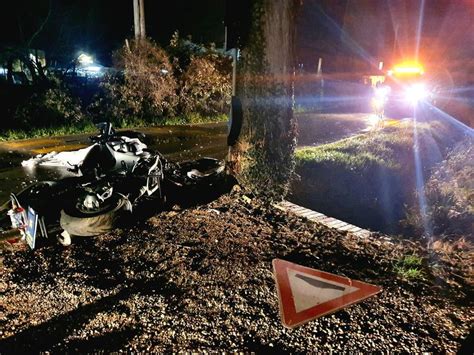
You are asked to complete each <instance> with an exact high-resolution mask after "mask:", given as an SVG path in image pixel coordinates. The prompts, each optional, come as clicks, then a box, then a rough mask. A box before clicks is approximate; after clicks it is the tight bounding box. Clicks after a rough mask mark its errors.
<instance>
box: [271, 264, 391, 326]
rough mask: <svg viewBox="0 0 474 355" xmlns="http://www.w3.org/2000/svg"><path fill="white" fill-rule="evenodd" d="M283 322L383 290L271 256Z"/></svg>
mask: <svg viewBox="0 0 474 355" xmlns="http://www.w3.org/2000/svg"><path fill="white" fill-rule="evenodd" d="M273 273H274V275H275V280H276V286H277V292H278V298H279V302H280V314H281V319H282V323H283V325H284V326H285V327H287V328H294V327H296V326H298V325H301V324H304V323H306V322H309V321H310V320H312V319H315V318H319V317H321V316H323V315H326V314H329V313H333V312H336V311H338V310H340V309H342V308H344V307H347V306H349V305H351V304H354V303H357V302H360V301H362V300H364V299H366V298H368V297H370V296H373V295H375V294H377V293H379V292H381V291H382V289H381V288H380V287H377V286H374V285H370V284H367V283H364V282H361V281H356V280H351V279H349V278H347V277H343V276H338V275H334V274H330V273H328V272H324V271H320V270H316V269H311V268H308V267H304V266H301V265H297V264H293V263H290V262H288V261H284V260H280V259H274V260H273Z"/></svg>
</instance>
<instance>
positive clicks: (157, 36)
mask: <svg viewBox="0 0 474 355" xmlns="http://www.w3.org/2000/svg"><path fill="white" fill-rule="evenodd" d="M11 4H12V7H11V11H10V14H9V15H8V16H5V17H4V16H2V21H0V46H2V45H3V46H5V45H8V44H11V43H19V42H24V41H27V40H28V39H29V38H31V36H32V35H33V34H34V32H35V31H36V30H37V29H38V28H39V27H40V25H41V23H42V21H43V20H44V19H45V18H46V16H47V14H48V12H49V11H50V15H49V19H48V21H47V23H46V24H45V26H44V28H43V30H42V31H41V33H40V34H38V35H37V36H36V37H35V40H34V42H33V45H32V47H37V48H41V49H45V50H46V51H47V52H48V55H50V56H55V57H57V58H58V59H60V58H62V57H67V56H71V53H76V52H80V51H87V52H90V53H92V54H93V55H95V56H96V57H97V58H98V59H99V60H100V61H102V62H105V63H104V64H109V63H108V62H109V61H110V53H111V52H112V51H113V50H114V49H116V48H118V47H119V46H120V45H121V44H122V43H123V41H124V39H125V38H127V37H131V36H133V0H15V1H12V2H11ZM50 4H51V5H50ZM224 4H225V0H173V1H164V0H145V14H146V30H147V35H148V36H150V37H152V38H153V39H154V40H155V41H157V42H158V43H160V44H161V45H163V46H165V45H166V44H168V42H169V40H170V37H171V35H172V34H173V32H174V31H175V30H179V32H180V34H181V35H182V36H186V35H188V34H191V35H192V37H193V40H195V41H197V42H202V43H209V42H214V43H216V44H217V45H218V46H221V45H222V43H223V41H224V24H223V20H224V11H225V8H224Z"/></svg>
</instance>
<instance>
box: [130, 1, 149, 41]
mask: <svg viewBox="0 0 474 355" xmlns="http://www.w3.org/2000/svg"><path fill="white" fill-rule="evenodd" d="M133 20H134V29H135V39H136V40H139V39H143V38H145V37H146V34H145V0H133Z"/></svg>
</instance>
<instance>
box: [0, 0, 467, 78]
mask: <svg viewBox="0 0 474 355" xmlns="http://www.w3.org/2000/svg"><path fill="white" fill-rule="evenodd" d="M230 1H235V2H238V3H239V4H241V3H244V2H245V1H243V0H230ZM225 2H226V0H168V1H166V0H145V13H146V29H147V35H148V36H150V37H152V38H153V39H154V40H155V41H157V42H158V43H159V44H161V45H162V46H165V45H167V44H168V43H169V40H170V37H171V35H172V33H173V32H174V31H175V30H179V32H180V34H181V35H182V36H186V35H188V34H191V35H192V37H193V40H194V41H196V42H200V43H209V42H214V43H216V44H217V45H218V46H222V45H223V41H224V24H223V21H224V15H225ZM422 3H424V8H423V15H424V16H423V21H422V26H421V33H422V40H421V42H420V52H421V54H423V55H424V56H425V57H430V58H434V57H438V58H435V59H437V60H439V59H440V58H441V59H443V60H444V59H446V58H452V57H454V56H458V57H459V56H463V57H466V58H467V57H470V56H471V57H472V55H471V54H472V52H473V50H474V49H473V48H474V36H473V35H472V33H473V32H474V27H473V26H474V19H473V18H474V0H424V1H423V0H304V1H303V10H302V11H300V15H299V19H298V29H297V33H298V42H297V47H298V57H299V58H298V60H299V61H300V62H305V63H307V65H308V67H310V68H313V69H314V68H315V66H316V62H317V58H318V56H320V55H321V56H330V57H331V56H332V58H331V59H329V60H326V62H332V63H334V64H335V65H336V64H337V58H336V57H343V56H346V57H353V58H354V60H363V61H368V60H369V59H370V58H373V59H374V60H375V61H377V60H380V59H384V60H389V59H393V58H394V57H395V56H401V55H407V56H413V54H414V49H413V48H414V44H415V42H416V36H415V34H416V32H417V31H416V30H417V26H418V20H419V18H420V13H421V12H420V9H421V8H422V7H421V6H420V5H421V4H422ZM50 4H51V5H50ZM10 5H11V9H10V10H9V11H8V12H5V11H3V12H4V13H3V16H2V19H1V21H0V51H1V47H2V46H6V45H8V44H12V43H13V44H18V43H25V41H27V40H28V38H31V37H32V35H33V33H34V32H35V31H36V30H37V29H38V28H39V27H40V25H41V23H42V21H43V19H45V18H46V16H47V14H48V11H50V16H49V19H48V21H47V23H46V24H45V26H44V28H43V30H42V31H41V32H40V33H39V34H38V35H37V36H36V37H35V39H34V41H33V43H32V45H31V47H33V48H39V49H44V50H45V51H46V52H47V55H48V56H49V57H50V58H51V57H52V58H56V59H58V60H63V61H68V60H69V61H70V60H71V57H73V56H74V55H77V54H78V53H79V52H81V51H85V52H88V53H91V54H92V55H94V56H95V57H96V58H97V59H98V61H99V62H101V63H102V64H105V65H108V64H110V58H111V56H110V54H111V52H112V51H113V50H114V49H117V48H118V47H119V46H121V45H122V44H123V41H124V39H125V38H127V37H131V36H133V0H13V1H10ZM2 10H6V8H4V9H2ZM395 30H396V31H397V41H395V42H394V31H395Z"/></svg>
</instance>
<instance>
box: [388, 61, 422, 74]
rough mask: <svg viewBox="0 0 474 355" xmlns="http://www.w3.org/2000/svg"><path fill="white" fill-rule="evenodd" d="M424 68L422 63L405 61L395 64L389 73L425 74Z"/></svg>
mask: <svg viewBox="0 0 474 355" xmlns="http://www.w3.org/2000/svg"><path fill="white" fill-rule="evenodd" d="M424 72H425V71H424V69H423V67H422V66H421V65H419V64H416V63H403V64H400V65H397V66H395V67H394V68H393V69H392V70H389V72H388V75H393V74H395V75H397V74H402V75H403V74H420V75H423V74H424Z"/></svg>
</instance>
